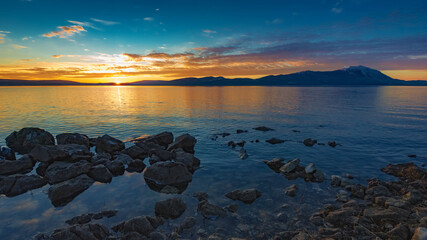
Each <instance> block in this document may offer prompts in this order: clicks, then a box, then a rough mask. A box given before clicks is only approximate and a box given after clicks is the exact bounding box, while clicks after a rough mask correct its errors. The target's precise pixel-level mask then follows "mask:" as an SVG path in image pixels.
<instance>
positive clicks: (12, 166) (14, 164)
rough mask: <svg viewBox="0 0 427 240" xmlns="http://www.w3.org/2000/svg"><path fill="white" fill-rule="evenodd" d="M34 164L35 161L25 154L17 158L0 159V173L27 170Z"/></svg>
mask: <svg viewBox="0 0 427 240" xmlns="http://www.w3.org/2000/svg"><path fill="white" fill-rule="evenodd" d="M34 165H35V161H34V160H33V158H32V157H31V156H29V155H27V154H26V155H24V156H22V157H21V158H20V159H18V160H2V161H0V175H11V174H16V173H25V172H29V171H31V169H33V167H34Z"/></svg>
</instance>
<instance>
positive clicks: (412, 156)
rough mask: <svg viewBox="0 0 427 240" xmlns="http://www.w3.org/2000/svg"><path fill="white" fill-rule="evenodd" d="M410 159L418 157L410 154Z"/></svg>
mask: <svg viewBox="0 0 427 240" xmlns="http://www.w3.org/2000/svg"><path fill="white" fill-rule="evenodd" d="M408 157H410V158H416V157H417V155H415V154H409V155H408Z"/></svg>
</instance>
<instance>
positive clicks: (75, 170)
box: [45, 160, 91, 184]
mask: <svg viewBox="0 0 427 240" xmlns="http://www.w3.org/2000/svg"><path fill="white" fill-rule="evenodd" d="M90 169H91V164H90V163H89V162H88V161H85V160H81V161H79V162H75V163H69V162H60V161H56V162H54V163H52V164H50V165H49V167H48V168H47V169H46V172H45V178H46V179H47V181H48V182H49V183H50V184H55V183H59V182H63V181H65V180H68V179H71V178H74V177H77V176H79V175H81V174H85V173H88V172H89V170H90Z"/></svg>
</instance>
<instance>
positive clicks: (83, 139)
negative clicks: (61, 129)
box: [56, 133, 90, 148]
mask: <svg viewBox="0 0 427 240" xmlns="http://www.w3.org/2000/svg"><path fill="white" fill-rule="evenodd" d="M56 141H57V142H58V144H59V145H62V144H78V145H83V146H86V147H87V148H90V140H89V138H88V136H86V135H84V134H80V133H61V134H58V135H56Z"/></svg>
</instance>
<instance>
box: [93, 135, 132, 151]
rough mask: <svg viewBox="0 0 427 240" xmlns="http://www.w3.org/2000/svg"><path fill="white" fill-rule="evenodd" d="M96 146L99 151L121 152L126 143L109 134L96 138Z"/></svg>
mask: <svg viewBox="0 0 427 240" xmlns="http://www.w3.org/2000/svg"><path fill="white" fill-rule="evenodd" d="M95 146H96V148H95V151H96V152H97V153H103V152H106V153H114V152H119V151H122V150H123V149H125V144H124V143H123V142H122V141H120V140H119V139H116V138H113V137H111V136H109V135H107V134H105V135H103V136H102V137H98V138H97V139H96V145H95Z"/></svg>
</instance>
